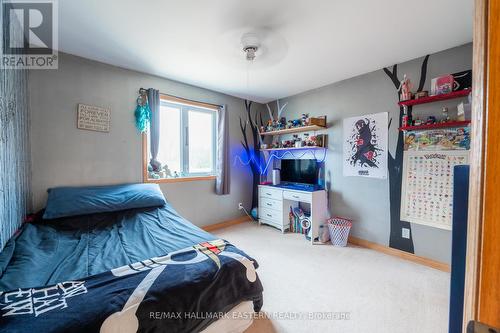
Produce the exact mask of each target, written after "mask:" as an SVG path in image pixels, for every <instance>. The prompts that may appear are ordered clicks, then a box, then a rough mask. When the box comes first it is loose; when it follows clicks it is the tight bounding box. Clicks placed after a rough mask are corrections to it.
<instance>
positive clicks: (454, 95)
mask: <svg viewBox="0 0 500 333" xmlns="http://www.w3.org/2000/svg"><path fill="white" fill-rule="evenodd" d="M470 92H471V89H464V90H458V91H453V92H451V93H449V94H442V95H435V96H427V97H422V98H419V99H410V100H407V101H401V102H399V103H398V105H399V106H413V105H419V104H426V103H432V102H438V101H445V100H447V99H454V98H460V97H467V96H468V95H469V94H470Z"/></svg>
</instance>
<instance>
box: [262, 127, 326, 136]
mask: <svg viewBox="0 0 500 333" xmlns="http://www.w3.org/2000/svg"><path fill="white" fill-rule="evenodd" d="M324 129H326V127H323V126H318V125H309V126H300V127H293V128H285V129H282V130H278V131H270V132H261V133H260V135H273V136H274V135H283V134H292V133H301V132H311V131H320V130H324Z"/></svg>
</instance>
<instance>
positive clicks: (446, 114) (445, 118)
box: [443, 106, 450, 122]
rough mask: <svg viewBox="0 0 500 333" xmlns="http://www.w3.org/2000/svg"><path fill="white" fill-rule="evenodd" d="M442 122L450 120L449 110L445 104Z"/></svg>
mask: <svg viewBox="0 0 500 333" xmlns="http://www.w3.org/2000/svg"><path fill="white" fill-rule="evenodd" d="M443 117H444V118H443V122H448V121H450V115H449V110H448V108H447V107H446V106H443Z"/></svg>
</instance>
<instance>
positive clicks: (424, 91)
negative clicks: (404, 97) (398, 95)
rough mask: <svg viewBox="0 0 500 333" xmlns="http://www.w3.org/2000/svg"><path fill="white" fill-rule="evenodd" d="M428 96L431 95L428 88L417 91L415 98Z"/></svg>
mask: <svg viewBox="0 0 500 333" xmlns="http://www.w3.org/2000/svg"><path fill="white" fill-rule="evenodd" d="M427 96H429V92H428V91H427V90H423V91H417V92H416V93H415V99H419V98H424V97H427Z"/></svg>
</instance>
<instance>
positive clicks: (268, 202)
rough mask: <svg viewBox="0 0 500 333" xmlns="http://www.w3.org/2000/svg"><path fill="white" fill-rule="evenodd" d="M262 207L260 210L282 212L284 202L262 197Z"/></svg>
mask: <svg viewBox="0 0 500 333" xmlns="http://www.w3.org/2000/svg"><path fill="white" fill-rule="evenodd" d="M260 206H261V207H260V208H266V209H272V210H278V211H280V212H281V211H283V201H281V200H274V199H268V198H266V197H262V198H260Z"/></svg>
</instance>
